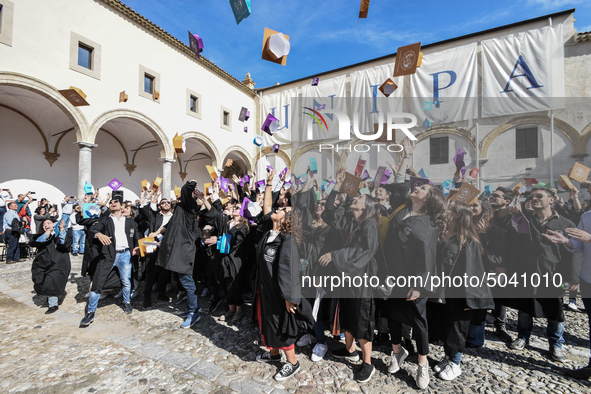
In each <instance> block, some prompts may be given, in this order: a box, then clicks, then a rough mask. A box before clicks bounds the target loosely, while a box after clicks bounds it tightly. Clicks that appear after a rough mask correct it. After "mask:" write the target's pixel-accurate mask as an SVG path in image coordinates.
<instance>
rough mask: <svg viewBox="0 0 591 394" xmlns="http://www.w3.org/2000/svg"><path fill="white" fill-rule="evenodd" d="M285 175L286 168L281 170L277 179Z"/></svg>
mask: <svg viewBox="0 0 591 394" xmlns="http://www.w3.org/2000/svg"><path fill="white" fill-rule="evenodd" d="M285 174H287V167H285V168H284V169H283V170H281V172H280V173H279V178H282V177H283V176H284V175H285Z"/></svg>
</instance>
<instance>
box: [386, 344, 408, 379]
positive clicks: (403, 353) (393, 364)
mask: <svg viewBox="0 0 591 394" xmlns="http://www.w3.org/2000/svg"><path fill="white" fill-rule="evenodd" d="M400 349H401V350H400V352H398V353H394V352H393V351H392V353H391V354H390V356H391V357H390V363H389V364H388V372H389V373H396V372H398V371H399V370H400V367H401V366H402V363H403V362H404V360H406V358H407V357H408V350H406V349H405V348H403V347H402V346H401V347H400Z"/></svg>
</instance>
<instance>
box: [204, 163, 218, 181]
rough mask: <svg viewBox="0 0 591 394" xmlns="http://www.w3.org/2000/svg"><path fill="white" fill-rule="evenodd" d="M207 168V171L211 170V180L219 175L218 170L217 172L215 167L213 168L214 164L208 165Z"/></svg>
mask: <svg viewBox="0 0 591 394" xmlns="http://www.w3.org/2000/svg"><path fill="white" fill-rule="evenodd" d="M205 168H207V172H209V176H210V177H211V180H212V181H215V180H216V179H217V177H218V174H217V172H215V168H213V166H209V165H206V166H205Z"/></svg>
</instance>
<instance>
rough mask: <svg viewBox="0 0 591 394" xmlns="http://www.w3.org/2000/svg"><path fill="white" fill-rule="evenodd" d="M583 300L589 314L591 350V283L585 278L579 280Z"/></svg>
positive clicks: (590, 358)
mask: <svg viewBox="0 0 591 394" xmlns="http://www.w3.org/2000/svg"><path fill="white" fill-rule="evenodd" d="M579 283H580V285H579V286H580V291H581V298H582V299H583V305H585V311H586V312H587V319H588V321H589V341H590V343H589V349H591V283H589V282H587V281H585V280H584V279H583V278H579ZM589 365H591V356H590V357H589Z"/></svg>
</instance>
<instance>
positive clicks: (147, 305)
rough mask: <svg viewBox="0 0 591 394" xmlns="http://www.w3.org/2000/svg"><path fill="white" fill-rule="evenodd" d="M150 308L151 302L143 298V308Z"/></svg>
mask: <svg viewBox="0 0 591 394" xmlns="http://www.w3.org/2000/svg"><path fill="white" fill-rule="evenodd" d="M151 306H152V300H151V299H149V298H144V308H150V307H151Z"/></svg>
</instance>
